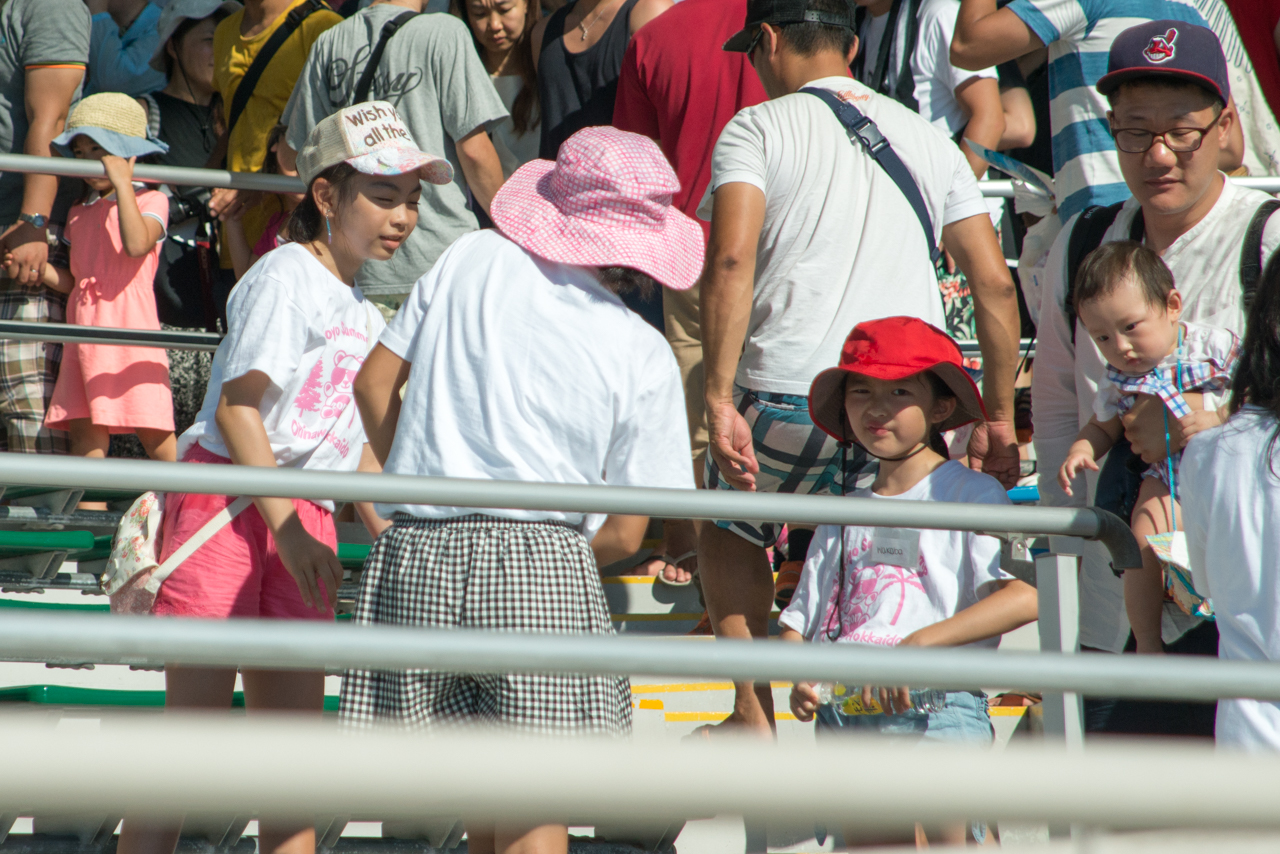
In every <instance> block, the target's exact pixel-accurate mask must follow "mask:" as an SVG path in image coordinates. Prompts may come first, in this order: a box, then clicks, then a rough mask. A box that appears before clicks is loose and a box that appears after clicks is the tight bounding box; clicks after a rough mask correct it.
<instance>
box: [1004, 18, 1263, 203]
mask: <svg viewBox="0 0 1280 854" xmlns="http://www.w3.org/2000/svg"><path fill="white" fill-rule="evenodd" d="M1221 5H1222V4H1221V2H1220V0H1013V2H1012V3H1010V4H1009V6H1008V8H1009V9H1011V10H1012V11H1013V12H1014V14H1016V15H1017V16H1018V17H1019V18H1021V19H1022V21H1023V23H1025V24H1026V25H1027V27H1028V28H1030V30H1031V31H1032V32H1034V33H1035V34H1036V36H1038V37H1039V38H1040V40H1041V41H1042V42H1044V43H1045V44H1046V45H1048V47H1049V99H1050V129H1051V131H1052V133H1053V171H1054V179H1055V184H1056V190H1057V197H1058V212H1059V215H1060V216H1061V218H1062V221H1063V222H1066V220H1067V219H1069V218H1070V217H1071V216H1073V215H1075V214H1077V213H1079V212H1080V211H1082V210H1084V209H1085V208H1087V207H1089V206H1090V205H1110V204H1114V203H1116V202H1119V201H1123V200H1124V199H1126V198H1128V197H1129V195H1130V193H1129V189H1128V187H1126V186H1125V183H1124V177H1123V176H1122V175H1121V174H1120V163H1119V160H1118V158H1117V157H1116V151H1115V142H1114V141H1113V140H1112V138H1111V132H1110V130H1109V128H1108V127H1107V109H1108V107H1107V99H1106V98H1104V97H1103V96H1102V95H1100V94H1098V90H1097V89H1095V88H1094V86H1095V84H1097V82H1098V80H1099V78H1101V77H1102V75H1104V74H1106V73H1107V54H1108V53H1109V52H1110V50H1111V42H1112V41H1114V40H1115V37H1116V36H1118V35H1119V34H1120V33H1122V32H1124V31H1125V30H1127V29H1128V28H1129V27H1132V26H1136V25H1137V24H1141V23H1144V22H1146V21H1155V20H1162V19H1166V18H1167V19H1172V20H1175V21H1186V22H1187V23H1190V24H1197V25H1199V26H1202V27H1209V28H1210V29H1212V30H1213V31H1214V32H1215V33H1216V34H1217V36H1218V40H1219V41H1221V42H1222V44H1223V50H1224V52H1225V54H1226V57H1227V65H1228V69H1229V71H1230V75H1231V93H1232V96H1233V97H1234V99H1235V102H1236V107H1237V109H1238V110H1239V112H1240V117H1241V125H1242V127H1243V129H1244V134H1245V149H1246V155H1245V165H1246V166H1248V167H1249V172H1250V174H1253V175H1272V174H1276V173H1277V172H1280V168H1277V167H1280V130H1278V129H1277V124H1276V120H1275V117H1274V116H1273V115H1272V114H1271V111H1270V109H1269V108H1268V107H1267V104H1266V101H1265V100H1264V99H1263V97H1262V93H1261V89H1260V88H1259V86H1258V82H1257V78H1256V77H1255V75H1254V73H1253V66H1252V65H1251V64H1250V63H1249V58H1248V55H1247V54H1246V53H1245V51H1244V49H1243V47H1242V45H1241V43H1240V35H1239V33H1238V32H1237V30H1236V27H1235V23H1234V22H1233V21H1232V20H1231V17H1230V15H1229V14H1224V15H1218V14H1214V8H1215V7H1217V6H1221ZM1202 9H1205V10H1208V19H1206V16H1205V15H1204V14H1201V11H1202ZM1223 9H1224V10H1225V7H1223Z"/></svg>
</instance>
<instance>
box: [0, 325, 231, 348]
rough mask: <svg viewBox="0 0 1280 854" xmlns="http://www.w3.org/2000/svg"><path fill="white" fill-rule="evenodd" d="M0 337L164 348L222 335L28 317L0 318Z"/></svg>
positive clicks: (213, 342) (207, 343) (208, 342)
mask: <svg viewBox="0 0 1280 854" xmlns="http://www.w3.org/2000/svg"><path fill="white" fill-rule="evenodd" d="M0 339H8V340H11V341H49V342H54V343H60V344H113V345H116V346H120V347H162V348H164V349H166V350H201V351H205V352H212V351H214V350H217V349H218V344H219V343H221V342H222V336H221V335H219V334H218V333H216V332H174V331H170V330H165V329H121V328H118V327H110V326H76V325H74V324H70V323H47V322H46V323H39V322H35V321H29V320H0Z"/></svg>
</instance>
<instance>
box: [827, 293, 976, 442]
mask: <svg viewBox="0 0 1280 854" xmlns="http://www.w3.org/2000/svg"><path fill="white" fill-rule="evenodd" d="M921 371H933V372H934V373H935V374H937V375H938V378H939V379H941V380H942V381H943V382H944V383H946V384H947V387H948V388H950V389H951V391H952V392H953V393H954V394H955V396H956V410H955V412H954V413H952V415H951V417H950V418H948V419H947V420H946V421H944V422H943V423H942V424H940V425H938V429H939V430H954V429H955V428H957V427H961V426H963V425H965V424H968V423H969V422H970V421H979V420H981V421H985V420H986V418H987V410H986V409H985V408H984V407H983V405H982V396H981V395H979V394H978V387H977V386H976V385H974V382H973V379H972V378H970V376H969V373H968V372H967V371H966V370H965V369H964V366H963V363H962V362H961V359H960V348H959V347H957V346H956V342H955V341H953V340H951V336H949V335H947V334H946V333H945V332H943V331H942V330H941V329H938V328H937V327H935V326H931V325H930V324H928V323H925V322H924V321H923V320H920V319H919V318H916V317H885V318H882V319H880V320H869V321H867V322H866V323H859V324H858V325H857V326H855V327H853V331H852V332H850V333H849V337H848V338H846V339H845V341H844V349H842V350H841V351H840V364H839V365H838V366H836V367H834V368H828V369H827V370H825V371H823V372H822V373H820V374H818V376H817V377H815V378H814V380H813V385H811V386H810V387H809V417H810V418H812V419H813V423H814V424H816V425H818V427H819V428H820V429H821V430H822V431H823V432H824V433H828V434H830V435H831V436H833V437H835V438H836V439H839V440H840V441H841V442H852V441H854V437H853V434H852V431H850V430H849V429H848V428H847V427H846V426H845V421H844V419H842V418H841V417H840V414H841V412H843V410H844V381H845V378H846V377H847V376H848V375H849V374H862V375H863V376H868V377H874V378H875V379H879V380H900V379H903V378H905V377H909V376H912V375H914V374H918V373H920V372H921Z"/></svg>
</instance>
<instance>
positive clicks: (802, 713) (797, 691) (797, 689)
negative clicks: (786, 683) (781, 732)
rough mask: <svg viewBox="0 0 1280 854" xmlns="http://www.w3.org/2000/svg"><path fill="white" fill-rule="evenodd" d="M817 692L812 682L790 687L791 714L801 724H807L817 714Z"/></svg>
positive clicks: (818, 703)
mask: <svg viewBox="0 0 1280 854" xmlns="http://www.w3.org/2000/svg"><path fill="white" fill-rule="evenodd" d="M820 705H822V703H820V702H818V692H817V691H816V690H814V687H813V683H812V682H797V683H796V684H795V685H792V686H791V714H793V715H795V716H796V720H798V721H800V722H801V723H808V722H809V721H811V720H813V716H814V715H815V714H817V712H818V706H820Z"/></svg>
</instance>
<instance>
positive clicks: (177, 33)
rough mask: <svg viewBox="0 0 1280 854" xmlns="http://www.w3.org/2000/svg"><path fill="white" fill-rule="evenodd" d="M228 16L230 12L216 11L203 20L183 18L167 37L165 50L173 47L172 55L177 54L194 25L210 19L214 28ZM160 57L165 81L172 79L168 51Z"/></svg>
mask: <svg viewBox="0 0 1280 854" xmlns="http://www.w3.org/2000/svg"><path fill="white" fill-rule="evenodd" d="M230 16H231V13H230V12H226V11H223V10H222V9H218V10H216V11H215V12H214V13H213V14H212V15H206V16H205V17H203V18H183V19H182V21H181V22H180V23H179V24H178V26H177V27H176V28H175V29H174V31H173V35H171V36H169V40H168V41H167V42H165V47H166V48H167V47H168V46H169V45H173V51H174V53H177V52H179V51H181V50H182V40H183V39H185V38H186V37H187V33H189V32H191V31H192V30H194V29H195V28H196V25H197V24H199V23H200V22H201V21H207V20H208V19H210V18H212V19H213V25H214V26H215V27H216V26H218V24H220V23H222V20H223V18H228V17H230ZM160 56H161V57H162V58H163V59H164V76H165V79H166V80H169V79H172V78H173V65H174V63H173V57H172V56H170V55H169V51H168V50H165V51H164V53H162V54H160ZM185 73H186V69H183V74H185Z"/></svg>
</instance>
